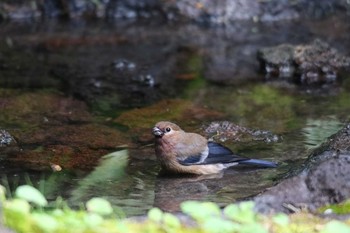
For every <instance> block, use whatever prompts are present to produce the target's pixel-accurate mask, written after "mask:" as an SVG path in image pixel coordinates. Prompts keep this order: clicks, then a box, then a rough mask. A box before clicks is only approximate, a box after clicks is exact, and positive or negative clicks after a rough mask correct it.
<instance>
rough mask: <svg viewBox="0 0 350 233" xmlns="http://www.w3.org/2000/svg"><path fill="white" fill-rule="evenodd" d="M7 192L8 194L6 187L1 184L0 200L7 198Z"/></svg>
mask: <svg viewBox="0 0 350 233" xmlns="http://www.w3.org/2000/svg"><path fill="white" fill-rule="evenodd" d="M5 194H6V189H5V187H4V186H2V185H0V202H3V201H5V199H6V197H5Z"/></svg>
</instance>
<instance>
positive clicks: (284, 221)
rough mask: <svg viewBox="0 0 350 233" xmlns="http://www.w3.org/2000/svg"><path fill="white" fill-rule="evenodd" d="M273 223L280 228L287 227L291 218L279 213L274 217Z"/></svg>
mask: <svg viewBox="0 0 350 233" xmlns="http://www.w3.org/2000/svg"><path fill="white" fill-rule="evenodd" d="M272 221H273V222H274V223H276V224H278V225H280V226H287V225H288V223H289V217H288V215H286V214H283V213H279V214H276V215H275V216H273V217H272Z"/></svg>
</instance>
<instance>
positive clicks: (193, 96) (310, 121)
mask: <svg viewBox="0 0 350 233" xmlns="http://www.w3.org/2000/svg"><path fill="white" fill-rule="evenodd" d="M341 22H342V21H341V20H340V19H336V18H333V19H330V20H329V21H326V22H324V25H326V26H327V27H326V26H325V27H324V30H321V29H320V28H319V27H317V29H316V27H315V26H317V25H318V24H319V22H304V23H305V24H302V25H300V24H298V23H297V22H296V23H295V24H294V23H293V22H289V23H286V22H285V23H284V24H283V23H282V24H280V25H271V24H270V25H260V24H251V23H250V24H247V25H246V23H242V24H241V25H233V26H232V28H231V29H228V28H216V29H215V28H211V29H210V28H202V27H198V26H196V25H186V26H177V25H152V24H151V25H149V24H147V25H140V24H137V25H134V24H130V25H128V24H123V25H118V24H108V23H102V22H100V23H95V24H87V23H86V22H85V23H83V22H71V23H69V24H67V23H63V24H61V23H58V22H51V23H49V24H38V25H33V24H30V25H25V24H19V25H8V24H6V25H0V31H1V33H0V34H1V35H6V36H2V37H1V38H0V39H1V48H2V51H0V60H1V61H3V62H4V63H3V64H5V65H3V66H2V69H1V70H0V75H1V77H0V84H1V87H2V89H1V93H2V94H1V101H0V108H4V109H5V110H2V111H10V110H11V111H12V112H11V114H10V113H8V114H7V113H6V112H4V114H5V115H3V116H5V117H1V118H0V128H1V129H6V130H8V131H9V132H10V133H14V134H15V135H20V136H21V134H20V133H18V132H21V133H22V132H29V133H28V134H26V135H25V136H23V138H26V140H27V141H21V140H20V139H21V137H20V136H17V138H16V139H17V141H18V143H19V148H20V149H21V150H17V152H16V150H15V151H10V152H8V151H6V150H3V151H2V152H1V154H0V159H1V174H0V175H1V177H2V180H1V183H2V184H3V185H5V186H6V187H8V188H9V189H10V190H12V191H13V190H14V189H15V187H16V186H18V185H19V184H26V183H31V184H33V185H34V186H36V187H38V188H39V189H40V190H41V191H42V192H43V193H44V194H45V195H46V197H47V198H48V199H49V200H55V199H56V198H57V197H58V196H62V197H63V198H64V199H66V200H67V201H68V202H70V204H72V205H73V206H79V203H80V202H82V201H86V200H88V199H89V198H91V197H94V196H102V197H105V198H107V199H108V200H110V201H111V203H112V204H113V205H114V206H116V207H121V208H122V212H124V213H125V214H126V215H128V216H132V215H140V214H144V213H145V212H146V210H147V209H149V208H151V207H152V206H158V207H160V208H162V209H164V210H168V211H177V210H178V208H179V207H178V205H179V203H181V202H182V201H184V200H205V201H215V202H217V203H219V204H220V205H223V206H224V205H227V204H229V203H231V202H233V201H236V200H242V199H246V198H249V197H251V196H253V195H256V194H258V193H260V192H261V191H263V190H264V189H265V188H267V187H270V186H272V185H273V184H275V183H277V182H278V181H279V180H280V179H282V178H283V177H285V176H287V175H288V174H289V173H290V172H291V171H292V170H293V169H295V168H298V167H300V166H301V165H302V163H303V160H304V159H305V158H306V157H307V156H308V154H309V153H310V151H311V150H312V149H313V148H315V147H317V145H319V144H320V143H322V142H323V141H324V139H325V138H327V137H328V136H330V135H332V134H333V133H335V132H337V130H339V129H340V128H341V127H342V126H343V124H344V123H345V122H347V121H348V120H349V114H348V113H349V110H350V101H349V99H350V96H349V95H350V94H349V93H350V92H349V91H350V83H349V75H348V74H345V76H344V78H343V79H342V80H341V81H339V82H337V83H335V84H328V85H323V86H316V87H300V86H297V85H295V84H293V83H290V82H287V81H276V80H266V79H265V78H264V75H263V74H259V73H258V72H257V70H258V64H257V61H256V59H255V54H256V49H257V48H259V47H260V46H267V45H274V44H278V43H286V42H288V43H300V42H309V41H311V40H312V39H313V38H316V37H321V38H322V39H324V40H326V41H328V42H330V43H331V45H332V46H334V47H335V48H338V49H341V50H342V52H344V54H347V55H349V47H346V46H347V44H346V43H345V41H347V40H348V39H349V37H350V34H349V33H344V31H342V30H343V29H344V28H345V29H346V28H348V27H349V25H347V24H345V23H344V24H345V25H343V24H341ZM343 22H346V21H343ZM328 25H335V26H334V27H333V28H331V27H330V26H328ZM335 29H336V30H335ZM349 31H350V30H348V32H349ZM291 35H293V36H291ZM346 51H348V52H346ZM225 58H227V59H226V60H225ZM223 61H225V62H227V63H223V64H222V62H223ZM120 67H122V68H120ZM125 67H126V68H125ZM135 67H136V68H135ZM220 67H221V68H222V69H220ZM230 72H231V73H230ZM147 75H148V76H147ZM230 75H231V76H235V77H234V78H232V79H229V78H230ZM145 77H148V78H145ZM14 90H15V91H14ZM18 91H19V92H20V93H18ZM42 91H43V92H42ZM38 92H39V94H38ZM23 93H24V94H23ZM28 93H29V94H28ZM31 93H34V94H33V95H32V94H31ZM57 93H59V94H58V95H59V96H58V97H57V96H56V94H57ZM62 93H63V95H62V96H61V94H62ZM36 95H37V96H36ZM52 95H54V97H52ZM23 96H24V97H23ZM28 96H29V97H28ZM33 96H34V97H33ZM61 98H62V99H61ZM66 98H69V99H68V100H67V99H66ZM13 99H15V100H16V101H15V102H14V103H15V104H14V106H20V107H19V108H21V109H22V110H23V112H22V111H18V110H17V109H16V108H15V107H13V109H11V108H5V107H6V106H7V105H6V103H7V102H6V101H12V100H13ZM52 99H53V100H52ZM165 99H166V100H175V102H174V101H173V102H169V103H168V104H166V109H164V107H163V105H162V104H160V105H157V104H158V103H159V102H161V100H165ZM71 100H73V102H74V101H77V102H74V103H73V104H72V103H71ZM33 101H34V102H36V105H35V106H34V107H33V103H32V102H33ZM44 101H45V102H44ZM49 101H51V102H49ZM80 102H82V103H86V104H87V107H86V108H85V107H81V104H80ZM52 103H57V107H53V108H52V109H50V110H49V111H50V112H52V115H50V114H51V113H50V112H47V111H45V109H44V110H42V109H41V108H40V105H43V106H46V105H52ZM70 104H71V105H70ZM37 105H38V106H37ZM3 106H5V107H3ZM27 106H31V107H28V109H26V107H27ZM67 106H73V107H72V109H76V110H77V112H78V113H73V114H72V116H71V115H69V116H66V115H65V114H66V112H65V109H66V108H68V107H67ZM149 106H151V107H152V106H153V108H151V109H150V108H149ZM135 108H139V109H141V111H140V112H136V113H134V112H133V110H134V109H135ZM8 109H10V110H8ZM46 109H47V108H46ZM24 110H25V111H24ZM41 111H43V112H41ZM56 111H57V112H56ZM62 112H63V113H64V114H63V113H62ZM16 113H17V114H18V115H16ZM123 114H129V115H126V117H124V118H123V117H122V116H123ZM142 114H145V115H142ZM10 115H11V116H12V117H13V118H12V117H9V116H10ZM14 115H15V116H14ZM124 116H125V115H124ZM163 118H166V119H164V120H167V119H169V118H170V120H173V121H175V122H178V123H179V124H180V125H181V126H182V127H183V128H184V129H186V130H188V131H196V132H202V131H201V127H202V126H203V125H204V124H205V123H208V122H210V121H213V120H227V121H232V122H234V123H236V124H238V125H242V126H244V127H248V128H252V129H260V130H269V131H271V132H272V133H273V134H276V135H278V137H279V138H280V140H279V141H278V142H270V143H267V142H264V141H250V142H237V141H230V140H228V141H226V142H225V145H227V146H229V147H230V148H232V149H233V150H234V151H236V152H237V153H239V154H242V155H244V156H247V157H252V158H262V159H267V160H273V161H276V162H278V163H279V164H280V165H279V167H278V168H276V169H252V168H233V169H229V170H227V171H226V172H225V173H223V174H218V175H213V176H200V177H164V176H159V175H158V172H159V166H158V164H157V162H156V161H155V158H154V152H153V146H152V138H151V136H150V132H149V129H150V128H151V127H152V125H153V124H154V123H155V122H156V121H158V120H159V119H163ZM37 119H41V120H40V121H38V120H37ZM38 122H39V123H38ZM40 122H41V123H40ZM45 122H49V124H48V126H47V128H42V127H43V126H42V125H45V124H46V123H45ZM87 123H89V124H90V123H91V124H92V125H93V126H94V127H95V128H88V130H86V128H84V129H83V130H85V131H84V132H83V135H90V134H93V132H92V131H94V132H95V133H96V134H99V133H98V132H96V129H101V128H102V127H104V129H105V128H107V129H108V130H113V132H117V133H116V134H117V135H120V137H118V138H115V137H113V138H111V137H108V134H106V135H107V136H106V138H109V139H110V140H111V141H113V140H116V141H117V142H116V143H115V144H117V145H118V147H120V148H124V147H125V148H128V154H127V155H128V157H129V160H128V162H127V163H126V164H124V163H123V162H121V161H122V159H118V156H119V155H118V154H117V155H115V156H114V157H113V158H114V159H113V160H111V161H110V162H108V161H107V162H105V163H104V162H101V163H99V164H98V165H97V164H94V163H89V162H91V161H88V160H94V161H95V160H96V162H97V160H98V158H99V157H101V150H103V151H105V152H103V153H104V154H108V153H109V152H112V151H115V150H120V148H116V146H115V145H114V144H113V145H109V144H108V143H107V142H105V143H104V142H100V141H101V140H97V139H96V138H97V137H98V135H97V136H96V135H94V136H91V138H89V137H88V136H86V139H85V138H83V139H81V140H80V141H79V137H80V136H78V138H76V137H70V135H69V133H68V131H66V128H64V127H77V128H78V129H76V128H74V130H75V131H72V132H73V133H72V134H75V133H77V134H78V133H79V132H80V131H79V130H81V129H80V128H79V127H80V126H82V125H85V124H87ZM45 127H46V126H45ZM36 128H38V129H43V131H35V129H36ZM61 128H62V129H61ZM69 129H70V128H69ZM50 130H52V135H56V134H54V133H53V132H54V131H59V130H62V134H63V138H59V139H58V138H54V136H52V137H49V136H50V135H51V133H50ZM31 132H35V136H33V138H34V139H32V140H30V139H27V138H28V137H31ZM65 132H67V137H68V139H67V140H66V141H65V140H64V138H65V135H64V133H65ZM69 132H71V131H69ZM103 132H104V131H103ZM44 134H45V135H46V134H48V135H49V136H47V135H46V136H45V137H44V136H42V135H44ZM78 135H79V134H78ZM41 136H42V137H43V138H44V139H41ZM84 137H85V136H84ZM39 138H40V140H39ZM92 139H93V140H94V141H93V142H92V141H89V140H92ZM95 139H96V141H95ZM104 140H105V139H104ZM62 145H64V146H66V147H64V148H63V149H62V147H59V146H62ZM71 145H73V146H71ZM70 146H71V147H70ZM60 148H61V150H60ZM67 148H68V149H72V148H73V149H75V150H74V151H73V152H71V150H68V149H67ZM86 148H87V149H89V151H88V152H86V151H87V149H86ZM0 149H1V148H0ZM85 149H86V150H85ZM63 150H67V151H66V152H65V151H64V152H62V151H63ZM19 151H20V152H19ZM23 151H24V152H23ZM50 151H51V152H50ZM95 151H96V152H95ZM34 152H39V154H40V153H41V152H43V153H41V154H40V156H38V157H35V156H36V154H35V153H34ZM49 152H50V153H49ZM98 152H99V154H98ZM20 153H24V155H23V157H22V158H21V157H20V156H17V154H20ZM33 153H34V155H33ZM59 153H62V154H59ZM65 153H68V154H69V153H70V155H74V156H75V155H76V156H77V157H79V158H84V156H85V154H84V153H86V156H90V157H86V159H85V160H84V159H82V160H79V161H78V162H76V163H73V162H72V163H67V164H73V165H71V167H67V166H68V165H66V167H64V166H63V170H62V171H59V172H53V171H51V170H50V168H49V164H48V161H61V160H59V158H56V157H62V156H63V155H65ZM121 153H124V152H121ZM87 154H89V155H87ZM91 154H93V155H91ZM46 155H47V157H48V158H49V159H47V158H46V157H45V156H46ZM16 156H17V157H16ZM26 156H27V157H28V158H30V159H28V160H26V158H27V157H26ZM74 156H73V157H72V158H71V157H69V158H68V159H70V160H72V161H74V160H75V158H74ZM14 158H15V159H14ZM22 159H23V160H22ZM46 159H47V160H46ZM50 159H51V160H50ZM68 159H66V160H68ZM85 162H86V163H87V164H89V165H86V166H84V164H83V163H85ZM124 162H125V161H124ZM45 164H46V165H45ZM59 165H62V164H59Z"/></svg>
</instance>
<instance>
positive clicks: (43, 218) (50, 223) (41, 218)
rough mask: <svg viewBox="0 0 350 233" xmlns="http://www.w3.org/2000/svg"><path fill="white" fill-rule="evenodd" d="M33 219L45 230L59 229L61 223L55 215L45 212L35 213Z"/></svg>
mask: <svg viewBox="0 0 350 233" xmlns="http://www.w3.org/2000/svg"><path fill="white" fill-rule="evenodd" d="M32 217H33V221H34V222H35V224H36V226H37V227H38V228H39V229H40V230H41V231H43V232H54V231H56V230H57V229H58V227H59V223H58V222H57V220H56V219H55V218H54V217H51V216H50V215H48V214H44V213H33V215H32Z"/></svg>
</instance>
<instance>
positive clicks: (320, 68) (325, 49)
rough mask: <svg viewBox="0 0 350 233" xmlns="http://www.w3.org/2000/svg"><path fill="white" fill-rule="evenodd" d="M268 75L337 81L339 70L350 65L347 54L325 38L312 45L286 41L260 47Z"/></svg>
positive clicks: (302, 80) (313, 81) (303, 81)
mask: <svg viewBox="0 0 350 233" xmlns="http://www.w3.org/2000/svg"><path fill="white" fill-rule="evenodd" d="M258 59H259V61H260V66H261V68H262V69H263V70H264V72H265V73H266V77H267V78H274V77H277V78H289V79H294V80H295V81H296V82H297V83H301V84H324V83H333V82H335V81H336V80H337V79H338V78H339V77H338V76H339V71H340V70H342V69H346V68H349V67H350V57H346V56H343V55H341V54H340V53H338V52H337V51H336V50H335V49H333V48H331V47H330V46H329V45H328V44H327V43H325V42H323V41H321V40H315V41H314V42H313V43H311V44H309V45H297V46H292V45H289V44H282V45H279V46H276V47H269V48H263V49H260V50H259V51H258Z"/></svg>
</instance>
